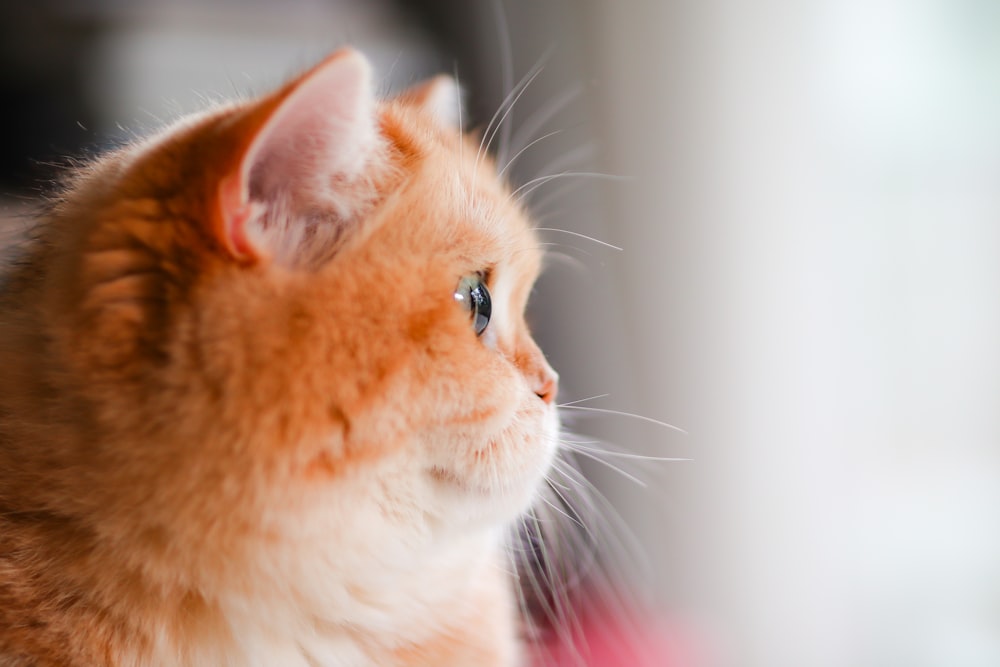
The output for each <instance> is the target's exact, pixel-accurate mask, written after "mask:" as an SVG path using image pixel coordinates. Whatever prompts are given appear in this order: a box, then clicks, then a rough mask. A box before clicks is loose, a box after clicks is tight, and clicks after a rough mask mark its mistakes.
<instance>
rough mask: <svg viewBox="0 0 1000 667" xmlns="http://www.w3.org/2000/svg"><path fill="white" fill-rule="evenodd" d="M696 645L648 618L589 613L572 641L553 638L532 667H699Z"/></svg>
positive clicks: (533, 659) (536, 651)
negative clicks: (637, 618)
mask: <svg viewBox="0 0 1000 667" xmlns="http://www.w3.org/2000/svg"><path fill="white" fill-rule="evenodd" d="M694 645H695V642H694V641H693V638H692V637H690V636H689V635H688V633H685V632H683V631H682V630H681V629H680V628H678V627H673V626H672V625H671V624H669V623H666V622H661V621H660V620H658V619H656V618H655V617H653V615H649V617H648V618H643V619H641V620H634V619H630V618H628V617H626V618H623V617H622V616H621V615H620V614H613V613H608V612H607V611H600V612H592V613H588V614H587V615H586V616H585V617H584V618H581V619H580V624H579V626H578V627H577V628H576V629H575V630H574V631H573V640H572V641H570V640H569V639H568V638H561V639H558V638H552V639H550V640H547V641H544V642H542V643H540V644H539V646H537V647H536V648H535V649H534V651H533V652H532V655H531V659H530V661H529V665H531V667H697V665H700V664H703V663H702V661H700V660H697V661H696V660H695V651H694Z"/></svg>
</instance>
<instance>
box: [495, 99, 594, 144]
mask: <svg viewBox="0 0 1000 667" xmlns="http://www.w3.org/2000/svg"><path fill="white" fill-rule="evenodd" d="M582 93H583V86H579V85H578V86H573V87H572V88H570V89H569V90H567V91H565V92H563V93H562V94H561V95H560V96H559V97H557V98H556V99H554V100H552V101H551V102H550V103H549V104H546V105H545V106H544V107H542V108H541V109H538V110H537V111H535V112H534V113H532V114H531V115H530V116H528V118H527V120H525V121H524V123H523V124H522V125H521V127H519V128H517V131H516V132H514V137H513V138H512V139H511V144H512V145H513V146H524V144H525V141H526V139H527V138H528V137H530V136H532V135H533V134H535V133H536V132H538V131H539V130H541V129H542V128H543V127H545V124H546V123H548V122H549V121H550V120H552V118H553V117H554V116H555V115H556V114H558V113H559V112H560V111H562V110H563V109H564V108H566V106H567V105H568V104H569V103H570V102H572V101H573V100H575V99H576V98H577V97H579V96H580V95H581V94H582Z"/></svg>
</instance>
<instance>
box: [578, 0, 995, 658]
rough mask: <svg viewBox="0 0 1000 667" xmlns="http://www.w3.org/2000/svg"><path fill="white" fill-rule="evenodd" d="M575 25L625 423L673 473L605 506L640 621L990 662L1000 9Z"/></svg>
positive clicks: (808, 5)
mask: <svg viewBox="0 0 1000 667" xmlns="http://www.w3.org/2000/svg"><path fill="white" fill-rule="evenodd" d="M584 16H585V18H586V21H585V24H584V25H585V28H584V32H583V38H582V43H583V44H584V45H586V48H585V52H586V54H587V58H586V62H585V65H584V67H585V70H586V73H587V75H588V76H591V77H593V78H594V79H595V80H596V81H598V86H599V91H598V93H597V94H595V95H593V96H591V98H590V99H591V102H592V103H593V104H594V106H595V109H596V111H595V119H596V128H597V132H598V136H599V138H600V140H601V142H602V145H603V146H604V147H605V149H606V156H607V162H608V168H609V169H610V170H612V171H617V172H621V173H628V174H634V175H635V179H634V181H633V182H631V183H628V184H625V185H623V186H621V187H618V188H614V189H610V190H608V191H607V192H608V193H609V194H608V206H609V210H610V214H609V218H610V220H611V222H610V223H609V224H612V225H613V226H614V227H613V231H612V232H611V235H612V236H613V237H614V238H615V239H617V240H618V241H620V242H621V244H622V245H623V246H624V247H625V255H624V257H625V259H624V261H621V262H619V263H618V264H617V268H618V269H619V270H620V275H619V277H618V280H619V281H620V282H619V283H618V284H619V285H620V290H621V299H622V304H623V307H624V310H625V315H624V317H625V319H626V321H627V322H628V332H627V334H625V337H624V339H622V340H620V341H618V344H619V345H621V346H623V347H625V348H627V349H629V350H630V351H631V353H632V357H633V359H637V360H639V362H638V363H635V364H634V365H633V366H632V367H631V369H630V372H631V373H634V381H635V383H636V388H637V399H636V400H637V404H636V405H635V406H633V407H634V409H635V410H636V411H639V412H642V413H644V414H648V415H651V416H656V417H659V418H663V419H668V420H670V421H672V422H674V423H676V424H678V425H680V426H682V427H684V428H686V429H687V430H688V431H689V432H690V435H689V436H688V437H687V438H686V439H685V442H684V444H683V445H682V448H683V449H684V451H685V452H687V453H688V454H689V455H690V456H691V457H692V458H693V459H694V460H693V461H692V462H690V463H684V464H669V465H670V466H671V469H670V470H669V471H667V472H665V473H664V474H663V475H662V476H661V477H660V479H661V480H662V481H661V483H662V484H663V485H664V486H663V487H662V488H659V489H654V490H653V492H652V493H646V492H641V491H637V490H633V489H628V488H623V489H621V490H619V491H617V492H616V493H617V495H619V496H620V498H622V502H625V503H629V504H630V506H631V508H632V510H631V512H632V516H633V521H634V523H635V525H636V527H637V530H638V531H639V533H640V536H641V537H642V539H643V541H644V542H645V543H646V544H647V545H648V546H649V548H650V549H651V550H652V553H653V560H654V562H655V563H656V568H655V570H656V572H657V575H656V576H657V578H658V581H657V582H655V583H656V584H657V586H658V589H659V591H660V600H661V604H662V605H663V607H664V608H665V609H666V610H667V611H668V613H669V614H670V615H671V616H672V617H674V618H675V619H676V620H677V622H679V623H681V624H684V625H687V626H689V627H690V628H692V629H693V631H694V632H696V633H698V634H700V635H701V636H702V638H703V640H704V641H705V643H706V644H707V645H708V646H709V647H710V648H711V652H712V653H714V654H715V663H714V664H718V665H723V666H727V667H728V666H734V667H743V666H760V667H779V666H783V665H787V666H789V667H792V666H795V667H823V666H827V665H829V666H830V667H834V666H838V667H840V666H844V665H865V666H867V665H872V666H880V667H881V666H885V667H889V666H897V665H907V666H909V667H918V666H925V665H926V666H928V667H930V666H935V667H965V666H969V667H971V666H977V667H979V666H982V667H986V666H987V665H998V664H1000V530H998V529H1000V438H998V436H1000V417H998V413H1000V410H998V408H1000V298H998V294H997V292H998V291H1000V6H998V5H996V4H995V3H983V2H979V3H976V2H954V1H948V0H921V1H919V2H913V1H910V0H812V1H809V2H782V1H780V0H765V1H761V2H754V3H745V2H734V1H733V2H730V1H726V0H702V1H701V2H653V1H648V2H643V1H641V0H621V1H618V2H613V3H612V2H589V3H586V8H585V11H584ZM665 439H666V440H668V441H669V442H668V444H667V445H666V446H665V447H669V451H670V454H671V455H676V454H677V453H678V444H677V441H676V440H675V439H673V438H665ZM657 497H659V498H661V499H663V498H665V500H656V498H657Z"/></svg>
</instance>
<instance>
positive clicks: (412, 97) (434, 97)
mask: <svg viewBox="0 0 1000 667" xmlns="http://www.w3.org/2000/svg"><path fill="white" fill-rule="evenodd" d="M399 99H400V100H401V101H403V102H404V103H406V104H409V105H411V106H415V107H418V108H419V109H421V110H422V111H423V112H424V113H427V114H429V115H430V116H432V117H433V118H434V119H435V120H436V121H437V122H438V123H439V124H440V125H441V126H442V127H445V128H448V129H453V128H458V127H459V125H461V123H462V89H461V88H459V86H458V84H457V83H456V82H455V79H454V78H452V77H450V76H448V75H447V74H442V75H440V76H436V77H434V78H433V79H428V80H427V81H424V82H423V83H418V84H417V85H415V86H412V87H410V88H407V89H406V90H405V91H403V92H402V93H400V95H399Z"/></svg>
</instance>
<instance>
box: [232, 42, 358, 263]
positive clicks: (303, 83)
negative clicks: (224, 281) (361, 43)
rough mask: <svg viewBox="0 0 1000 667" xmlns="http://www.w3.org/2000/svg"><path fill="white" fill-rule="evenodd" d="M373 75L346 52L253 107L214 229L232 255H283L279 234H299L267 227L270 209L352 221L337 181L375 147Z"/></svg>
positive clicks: (348, 177)
mask: <svg viewBox="0 0 1000 667" xmlns="http://www.w3.org/2000/svg"><path fill="white" fill-rule="evenodd" d="M371 78H372V75H371V66H370V65H369V64H368V61H367V60H365V58H364V57H363V56H362V55H361V54H359V53H358V52H356V51H353V50H351V49H343V50H341V51H338V52H336V53H334V54H333V55H331V56H330V57H329V58H327V59H326V60H325V61H323V62H322V63H320V64H319V65H317V66H316V67H314V68H313V69H312V70H310V71H308V72H306V73H305V74H304V75H302V76H301V77H299V78H298V79H297V80H295V81H293V82H292V83H290V84H288V85H287V86H285V87H284V88H283V89H281V90H280V91H278V93H276V94H275V95H273V96H271V97H269V98H265V99H264V100H263V101H261V102H260V103H258V106H257V107H256V108H254V109H252V110H251V114H250V118H251V120H252V122H250V123H249V127H250V128H251V129H250V132H249V135H250V136H249V137H248V138H247V139H245V140H244V142H243V144H244V145H245V146H246V148H245V149H243V150H242V151H241V152H240V153H239V157H238V160H237V161H236V164H235V166H233V167H232V168H231V169H230V170H229V171H228V173H226V174H225V175H224V176H223V177H222V179H221V180H220V182H219V188H218V197H217V201H218V217H219V220H218V222H217V227H218V229H217V233H218V235H219V236H220V237H221V240H222V241H223V245H224V246H225V247H226V248H227V250H228V251H229V252H230V253H231V254H232V255H233V256H234V257H235V258H237V259H239V260H243V261H256V260H260V259H265V258H269V257H273V256H275V255H280V254H281V253H282V252H283V251H285V250H287V247H275V246H276V245H279V246H287V245H288V242H287V239H286V238H282V237H283V236H288V235H289V234H291V235H296V236H297V235H299V234H301V233H302V230H288V229H275V228H276V227H280V226H281V224H280V223H272V222H270V221H269V222H268V223H267V224H268V225H270V227H265V226H264V225H265V223H264V220H265V219H267V218H268V216H269V215H270V216H271V217H274V216H273V215H272V214H273V211H274V210H275V209H281V210H283V211H284V212H288V210H291V209H296V208H301V209H317V210H328V211H330V215H329V216H328V217H330V218H331V221H330V224H332V225H336V224H338V222H343V220H345V219H347V218H349V211H345V208H346V207H347V203H345V202H346V199H349V197H346V195H345V197H343V198H341V199H343V200H344V201H338V193H337V192H336V188H335V187H334V183H340V184H344V183H348V184H349V183H350V182H351V181H353V180H355V179H356V178H357V177H358V176H359V175H360V174H361V173H362V172H363V170H364V169H365V167H366V164H367V162H368V161H369V158H370V156H371V153H372V151H373V149H374V147H375V146H376V144H377V130H376V121H375V97H374V94H373V92H372V85H371ZM338 217H339V221H338V220H337V218H338ZM331 234H334V235H339V230H334V231H332V232H331Z"/></svg>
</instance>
